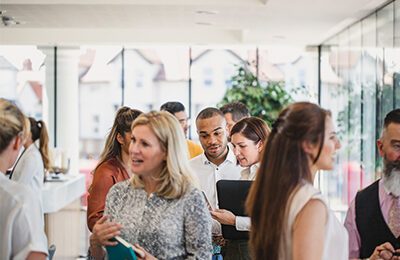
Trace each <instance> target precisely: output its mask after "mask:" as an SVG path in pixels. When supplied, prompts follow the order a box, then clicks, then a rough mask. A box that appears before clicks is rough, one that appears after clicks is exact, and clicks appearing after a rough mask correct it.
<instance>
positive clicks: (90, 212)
mask: <svg viewBox="0 0 400 260" xmlns="http://www.w3.org/2000/svg"><path fill="white" fill-rule="evenodd" d="M127 179H129V175H128V173H127V171H126V170H125V168H124V166H122V164H121V163H120V161H119V160H118V159H117V158H111V159H109V160H107V161H105V162H104V163H102V164H101V165H100V166H99V167H98V168H97V170H96V171H95V172H94V176H93V182H92V186H91V187H90V189H89V196H88V209H87V225H88V228H89V230H90V231H92V229H93V226H94V224H96V222H97V220H99V219H100V218H101V217H102V216H103V213H104V206H105V204H106V196H107V193H108V191H109V190H110V188H111V187H112V186H113V185H114V184H116V183H118V182H121V181H125V180H127Z"/></svg>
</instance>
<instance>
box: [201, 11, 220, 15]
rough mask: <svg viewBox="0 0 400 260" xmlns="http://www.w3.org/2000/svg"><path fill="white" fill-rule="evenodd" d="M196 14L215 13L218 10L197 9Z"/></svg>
mask: <svg viewBox="0 0 400 260" xmlns="http://www.w3.org/2000/svg"><path fill="white" fill-rule="evenodd" d="M196 14H205V15H216V14H218V11H206V10H198V11H196Z"/></svg>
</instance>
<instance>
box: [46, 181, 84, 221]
mask: <svg viewBox="0 0 400 260" xmlns="http://www.w3.org/2000/svg"><path fill="white" fill-rule="evenodd" d="M61 177H62V178H65V179H66V180H65V181H62V182H45V183H44V185H43V189H42V202H43V213H54V212H57V211H59V210H61V209H63V208H64V207H66V206H67V205H69V204H70V203H71V202H73V201H74V200H76V199H78V198H80V197H81V196H82V195H83V194H85V192H86V185H85V175H84V174H66V175H62V176H61Z"/></svg>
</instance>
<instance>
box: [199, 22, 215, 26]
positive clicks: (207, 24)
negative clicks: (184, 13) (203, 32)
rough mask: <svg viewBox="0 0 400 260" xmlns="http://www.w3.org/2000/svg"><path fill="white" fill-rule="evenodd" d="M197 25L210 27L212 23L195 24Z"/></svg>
mask: <svg viewBox="0 0 400 260" xmlns="http://www.w3.org/2000/svg"><path fill="white" fill-rule="evenodd" d="M196 24H197V25H205V26H211V25H212V23H207V22H196Z"/></svg>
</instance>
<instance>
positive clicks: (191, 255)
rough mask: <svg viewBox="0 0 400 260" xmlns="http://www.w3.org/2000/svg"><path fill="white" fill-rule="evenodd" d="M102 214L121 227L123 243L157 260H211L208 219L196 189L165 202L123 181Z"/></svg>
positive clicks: (162, 198) (110, 196) (111, 194)
mask: <svg viewBox="0 0 400 260" xmlns="http://www.w3.org/2000/svg"><path fill="white" fill-rule="evenodd" d="M104 214H108V215H109V216H110V221H115V222H117V223H119V224H121V225H122V226H124V228H123V229H122V230H121V234H120V236H121V237H122V238H123V239H125V240H126V241H128V242H129V243H131V244H139V245H140V246H142V247H143V248H144V249H145V250H147V251H148V252H149V253H150V254H152V255H153V256H155V257H156V258H158V259H160V260H161V259H176V260H179V259H211V256H212V246H211V239H210V237H211V215H210V213H209V212H208V209H207V206H206V203H205V200H204V197H203V195H202V194H201V191H199V190H198V189H195V188H190V190H189V191H188V192H187V193H186V194H184V195H183V196H182V197H181V198H179V199H165V198H164V197H161V196H158V195H157V194H155V193H152V194H151V195H150V197H147V192H146V191H145V190H144V189H143V188H135V187H133V186H132V185H131V184H130V180H127V181H123V182H120V183H117V184H115V185H114V186H113V187H112V188H111V189H110V192H109V193H108V194H107V199H106V207H105V210H104Z"/></svg>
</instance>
